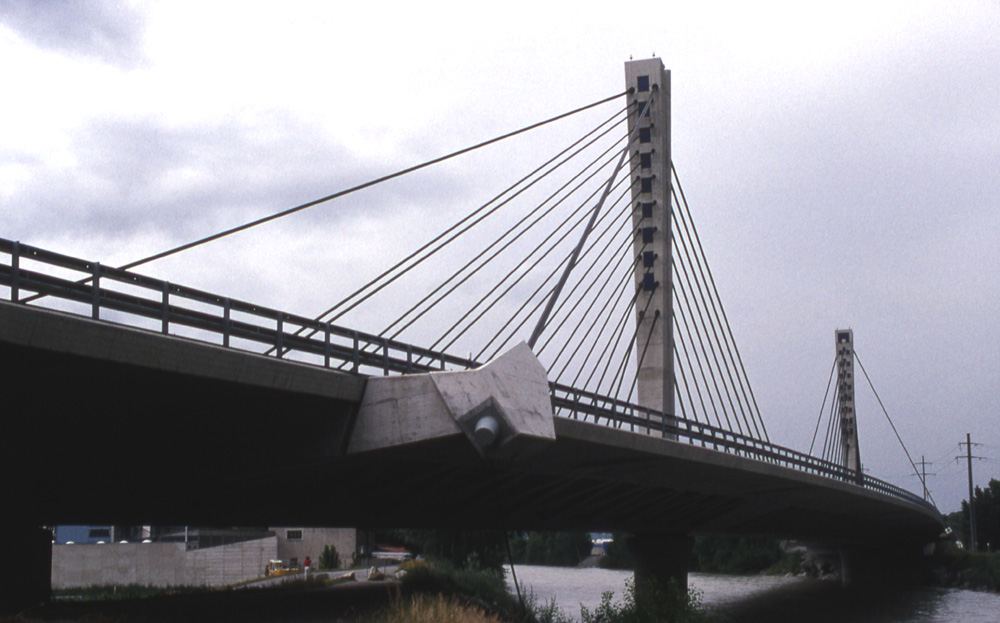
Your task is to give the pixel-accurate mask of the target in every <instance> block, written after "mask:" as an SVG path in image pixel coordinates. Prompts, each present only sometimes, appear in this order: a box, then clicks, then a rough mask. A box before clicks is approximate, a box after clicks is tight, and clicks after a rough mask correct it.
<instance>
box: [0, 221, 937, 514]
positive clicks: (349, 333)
mask: <svg viewBox="0 0 1000 623" xmlns="http://www.w3.org/2000/svg"><path fill="white" fill-rule="evenodd" d="M0 254H5V255H6V256H7V257H8V258H9V259H8V262H7V263H6V264H0V286H6V287H8V288H9V289H10V293H9V294H10V300H11V301H12V302H14V303H21V304H26V303H27V302H29V301H32V300H34V299H40V300H42V301H46V305H47V306H48V307H50V308H56V309H60V307H59V306H58V305H54V304H53V303H59V304H61V305H62V306H63V307H65V306H66V303H69V304H76V308H75V310H73V309H61V310H62V311H69V312H70V313H77V314H81V315H87V314H88V313H89V315H90V317H91V318H93V319H98V320H107V321H111V322H117V323H119V324H124V325H129V326H136V325H137V324H139V325H141V324H142V323H141V322H137V320H138V319H146V320H147V323H146V325H147V326H146V328H150V326H153V327H156V328H158V330H159V331H160V332H161V333H163V334H170V332H171V329H174V331H175V332H177V330H178V328H179V327H180V328H185V329H187V330H189V331H192V332H193V335H187V336H185V337H193V338H195V339H201V340H203V341H207V342H210V343H219V344H221V345H222V346H224V347H228V348H240V346H239V344H246V346H245V347H243V348H242V349H243V350H249V351H250V352H257V353H258V354H260V353H261V351H260V350H256V351H255V350H253V349H252V348H250V347H251V346H256V348H258V349H261V348H263V349H265V350H268V351H269V352H273V353H274V356H276V357H279V358H286V359H290V360H294V361H297V362H300V363H307V364H312V365H320V366H324V367H327V368H336V369H339V370H341V371H345V372H349V373H352V374H362V375H367V376H372V375H379V374H381V375H388V374H390V373H399V374H409V373H416V372H432V371H440V370H468V369H473V368H476V367H478V366H479V365H480V363H479V362H476V361H474V360H472V359H466V358H462V357H455V356H453V355H449V354H447V353H444V352H441V351H435V350H431V349H427V348H420V347H418V346H413V345H412V344H407V343H404V342H398V341H396V340H391V339H387V338H384V337H381V336H378V335H374V334H371V333H365V332H362V331H357V330H354V329H350V328H347V327H341V326H338V325H334V324H331V323H328V322H319V321H317V320H314V319H311V318H306V317H303V316H298V315H295V314H289V313H287V312H283V311H280V310H276V309H271V308H268V307H264V306H261V305H255V304H253V303H249V302H246V301H240V300H237V299H231V298H225V297H220V296H219V295H217V294H212V293H209V292H204V291H202V290H197V289H194V288H188V287H185V286H180V285H177V284H173V283H169V282H166V281H162V280H159V279H154V278H152V277H147V276H144V275H140V274H136V273H132V272H129V271H125V270H120V269H117V268H113V267H110V266H103V265H101V264H100V263H97V262H89V261H86V260H82V259H79V258H75V257H71V256H68V255H62V254H60V253H55V252H52V251H47V250H45V249H40V248H38V247H33V246H29V245H25V244H21V243H19V242H14V241H10V240H6V239H3V238H0ZM59 273H68V275H69V276H60V274H59ZM43 297H44V298H43ZM81 306H82V307H81ZM102 313H103V317H102ZM148 321H152V323H150V322H148ZM154 330H155V329H154ZM550 388H551V395H552V406H553V409H554V411H555V412H556V414H557V415H559V416H561V417H569V418H573V419H585V420H589V421H593V422H595V423H601V422H602V420H603V421H604V423H605V424H606V425H607V426H610V427H613V428H618V429H622V428H628V429H629V430H632V431H640V432H642V431H643V430H645V433H646V434H653V433H657V434H660V435H661V436H663V437H666V438H671V439H674V440H676V441H679V442H687V443H688V444H691V445H700V446H701V447H705V448H711V449H713V450H717V451H720V452H727V453H732V454H736V455H739V456H743V457H747V458H751V459H756V460H759V461H764V462H767V463H773V464H776V465H780V466H783V467H786V468H789V469H794V470H797V471H801V472H807V473H813V474H817V475H820V476H825V477H828V478H832V479H835V480H840V481H845V482H849V483H852V484H856V485H858V486H861V487H864V488H866V489H870V490H872V491H877V492H879V493H882V494H885V495H888V496H890V497H894V498H897V499H901V500H905V501H907V502H910V503H913V504H916V505H918V506H924V507H926V508H929V509H934V510H936V509H935V507H934V505H933V504H931V503H929V502H927V501H925V500H924V499H922V498H921V497H919V496H917V495H916V494H913V493H911V492H909V491H906V490H905V489H901V488H900V487H897V486H895V485H892V484H890V483H888V482H885V481H882V480H879V479H877V478H872V477H871V476H868V475H866V474H859V473H858V472H855V471H853V470H849V469H847V468H845V467H843V466H842V465H838V464H836V463H831V462H830V461H826V460H823V459H819V458H816V457H814V456H810V455H808V454H804V453H801V452H797V451H795V450H791V449H788V448H784V447H781V446H777V445H774V444H772V443H769V442H765V441H761V440H758V439H754V438H752V437H748V436H746V435H742V434H739V433H734V432H732V431H728V430H725V429H722V428H719V427H715V426H711V425H709V424H704V423H701V422H698V421H695V420H690V419H686V418H683V417H677V416H672V415H669V414H664V413H661V412H658V411H654V410H651V409H647V408H645V407H642V406H639V405H636V404H631V403H627V402H622V401H619V400H616V399H614V398H611V397H608V396H603V395H600V394H595V393H593V392H588V391H584V390H580V389H576V388H573V387H569V386H567V385H560V384H558V383H551V384H550Z"/></svg>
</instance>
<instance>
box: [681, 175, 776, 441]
mask: <svg viewBox="0 0 1000 623" xmlns="http://www.w3.org/2000/svg"><path fill="white" fill-rule="evenodd" d="M670 171H671V173H672V174H673V178H674V180H675V181H676V182H677V191H678V192H679V193H680V197H681V203H682V205H683V206H684V210H685V211H686V212H687V214H688V217H689V219H690V215H691V209H690V206H688V201H687V197H686V196H685V194H684V187H683V186H682V185H681V179H680V176H678V174H677V169H676V167H674V163H673V161H671V162H670ZM693 225H694V222H693V221H692V231H693V232H694V241H695V243H696V244H697V247H698V249H699V250H700V254H701V256H702V257H705V250H704V247H702V244H701V237H700V236H699V235H698V230H697V229H696V228H694V227H693ZM699 266H700V264H699ZM704 269H705V273H707V276H708V284H709V285H710V286H711V291H712V293H713V297H714V300H715V301H718V304H719V305H718V312H717V313H721V314H722V324H723V326H725V327H726V334H728V339H727V342H726V344H727V347H728V345H729V344H730V343H731V344H732V351H733V352H734V353H735V355H736V361H737V362H738V363H739V368H740V375H738V376H739V378H740V381H741V388H742V387H743V385H742V384H743V383H745V384H746V389H745V393H748V394H749V398H750V402H751V403H752V404H753V408H754V412H755V413H756V416H757V420H758V421H759V422H760V427H761V430H762V431H763V433H764V440H765V441H770V437H769V436H768V434H767V427H766V425H765V424H764V420H763V418H762V417H761V415H760V407H758V406H757V398H756V396H755V395H754V393H753V386H752V385H751V384H750V379H749V377H748V376H747V372H746V367H745V366H744V365H743V357H742V356H741V355H740V349H739V346H738V345H737V344H736V339H735V338H734V337H733V330H732V327H731V326H730V323H729V317H728V316H727V314H726V308H725V306H724V305H723V304H722V299H721V297H720V296H719V290H718V288H717V287H716V285H715V278H714V276H713V275H712V267H711V266H709V264H708V261H707V259H706V261H705V266H704ZM730 357H732V354H731V355H730Z"/></svg>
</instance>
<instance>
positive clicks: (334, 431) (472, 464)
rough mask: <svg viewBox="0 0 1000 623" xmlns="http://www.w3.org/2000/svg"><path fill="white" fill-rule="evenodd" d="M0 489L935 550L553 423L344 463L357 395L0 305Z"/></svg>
mask: <svg viewBox="0 0 1000 623" xmlns="http://www.w3.org/2000/svg"><path fill="white" fill-rule="evenodd" d="M0 357H2V358H3V360H4V361H8V362H9V361H14V362H17V365H16V366H15V368H14V370H13V371H12V372H11V373H9V374H7V375H5V376H4V377H3V387H2V391H3V395H4V396H5V399H4V400H5V403H6V406H7V407H8V409H5V412H6V416H5V417H4V418H3V420H2V435H0V439H3V445H4V448H3V452H2V456H3V459H2V469H3V474H4V476H3V481H4V483H5V486H6V487H7V488H8V491H9V492H10V494H9V497H8V500H10V501H11V502H13V508H17V509H18V515H20V516H21V519H22V520H23V521H32V522H40V523H104V522H109V521H114V522H118V523H121V522H124V523H160V524H174V523H177V524H208V525H213V524H218V525H238V524H243V525H258V524H259V525H354V526H360V527H374V526H396V527H400V526H409V527H449V526H450V527H456V528H458V527H462V528H468V527H482V528H525V529H528V528H534V529H569V528H579V529H587V530H632V531H646V530H656V531H661V530H662V531H671V532H718V533H733V534H773V535H777V536H784V537H795V538H800V539H823V540H824V541H826V542H831V541H843V542H873V541H880V540H885V539H891V540H901V539H906V540H914V541H916V540H931V539H933V538H934V537H935V536H936V535H937V534H938V532H939V531H940V530H941V528H942V524H941V518H940V515H939V514H937V513H936V512H935V511H933V510H932V509H928V508H926V507H920V506H917V505H914V504H912V503H909V502H906V501H904V500H900V499H897V498H893V497H890V496H888V495H884V494H881V493H877V492H873V491H870V490H866V489H863V488H861V487H858V486H856V485H853V484H848V483H845V482H841V481H837V480H834V479H830V478H826V477H822V476H818V475H815V474H809V473H804V472H801V471H795V470H792V469H788V468H785V467H780V466H777V465H774V464H769V463H765V462H762V461H759V460H752V459H749V458H746V457H742V456H737V455H735V454H730V453H725V452H718V451H715V450H711V449H707V448H701V447H698V446H695V445H691V444H688V443H680V442H675V441H670V440H665V439H662V438H659V437H657V436H655V435H654V436H650V435H646V434H640V433H632V432H629V431H627V430H617V429H614V428H609V427H607V426H598V425H595V424H592V423H587V422H582V421H575V420H570V419H564V418H557V419H556V434H557V439H556V441H555V442H554V443H552V444H550V445H549V446H548V447H547V448H546V449H545V450H544V452H540V453H537V454H534V455H531V456H522V457H516V458H512V459H505V460H502V461H501V460H497V461H495V462H493V463H490V462H488V461H486V460H485V459H482V458H481V457H480V456H479V455H478V454H477V453H476V452H475V451H474V450H473V448H472V447H471V445H469V443H468V442H467V440H465V439H464V438H460V437H459V438H445V439H440V440H435V441H430V442H421V443H417V444H412V445H409V446H403V447H397V448H393V449H386V450H379V451H373V452H368V453H363V454H361V455H356V456H345V454H344V452H343V450H344V447H345V444H346V440H347V437H348V436H349V434H350V426H351V420H352V417H353V416H354V413H355V411H356V408H357V404H358V403H359V402H360V400H361V396H362V393H363V386H364V380H363V379H362V378H359V377H355V376H351V375H346V374H342V373H337V372H334V371H331V370H325V369H322V368H316V367H312V366H306V365H302V364H296V363H294V362H283V361H279V360H275V359H274V358H269V357H263V356H260V355H253V354H247V353H241V352H238V351H232V350H228V349H223V348H220V347H216V346H211V345H206V344H202V343H198V342H194V341H191V340H185V339H179V338H174V337H167V336H162V335H158V334H156V333H153V332H148V331H142V330H137V329H132V328H128V327H122V326H118V325H112V324H107V323H100V322H94V321H91V320H88V319H83V318H79V317H73V316H69V315H66V314H62V313H58V312H52V311H47V310H38V309H33V308H28V307H24V306H20V305H12V304H7V303H0Z"/></svg>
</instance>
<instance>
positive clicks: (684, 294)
mask: <svg viewBox="0 0 1000 623" xmlns="http://www.w3.org/2000/svg"><path fill="white" fill-rule="evenodd" d="M670 239H671V240H672V241H673V243H674V246H677V239H676V237H675V236H674V232H673V231H672V230H671V232H670ZM677 265H679V266H680V269H677ZM674 272H675V273H677V277H678V286H679V288H678V290H677V291H678V292H679V293H680V295H681V296H680V299H681V300H682V301H683V303H684V304H685V305H686V306H687V308H688V317H689V318H690V322H688V321H687V320H685V326H686V327H687V328H688V329H689V330H690V328H691V327H692V326H693V327H694V333H695V336H696V337H697V338H698V341H697V343H698V345H699V346H700V347H701V353H702V355H704V357H705V366H704V367H702V366H701V362H700V360H699V369H701V371H702V378H703V379H704V380H705V382H706V384H707V383H708V381H709V377H711V381H712V386H713V387H715V396H717V397H718V398H719V402H720V403H721V408H722V414H723V415H724V416H725V418H726V425H727V427H728V428H729V430H733V424H732V421H731V420H730V419H729V412H728V411H726V406H725V403H723V400H722V392H721V391H720V390H719V383H718V381H717V380H716V378H715V370H714V369H713V368H712V366H711V362H710V361H709V360H708V359H709V358H708V350H707V349H706V348H705V340H704V339H703V338H702V336H701V331H700V330H699V328H698V323H697V321H696V318H695V312H694V310H692V309H691V298H693V297H694V295H693V294H690V295H689V292H688V289H689V288H691V280H690V277H689V276H688V273H687V267H686V265H685V264H683V263H681V262H678V264H675V268H674ZM682 276H683V277H684V278H685V280H687V282H688V289H686V288H685V287H684V280H681V277H682ZM697 303H698V301H697V299H695V305H696V306H697ZM699 311H700V310H699ZM699 315H700V314H699ZM703 322H704V321H703ZM707 337H708V336H707V331H706V338H707ZM693 342H694V340H692V346H693ZM713 355H714V351H713ZM695 358H696V359H699V358H698V356H697V351H695ZM715 364H716V366H718V365H719V362H718V359H716V362H715ZM704 368H708V373H709V376H708V377H706V376H705V372H704ZM709 401H710V402H711V403H712V409H713V410H714V411H715V415H716V418H718V415H719V412H718V410H717V409H716V406H715V400H714V399H713V398H712V394H711V393H710V392H709ZM733 417H734V418H735V417H736V414H735V413H734V414H733ZM720 426H721V423H720ZM736 428H737V429H738V432H740V433H741V434H742V433H744V431H743V427H742V426H740V422H739V419H737V420H736Z"/></svg>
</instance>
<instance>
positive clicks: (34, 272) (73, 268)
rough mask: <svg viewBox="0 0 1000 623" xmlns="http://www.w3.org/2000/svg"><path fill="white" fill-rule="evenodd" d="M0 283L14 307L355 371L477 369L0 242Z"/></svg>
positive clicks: (294, 317)
mask: <svg viewBox="0 0 1000 623" xmlns="http://www.w3.org/2000/svg"><path fill="white" fill-rule="evenodd" d="M0 254H5V255H7V257H8V258H9V261H8V262H7V263H6V264H0V285H3V286H7V288H8V289H9V299H10V300H11V301H13V302H15V303H26V302H29V301H35V300H38V304H39V305H43V306H45V307H49V308H52V309H59V310H62V311H70V312H73V313H77V314H82V315H89V316H90V317H91V318H93V319H103V320H109V321H113V322H117V323H120V324H126V325H131V326H138V327H141V328H146V329H152V330H158V331H160V332H161V333H163V334H171V335H180V336H182V337H189V338H194V339H199V340H202V341H207V342H210V343H215V344H218V345H220V346H225V347H230V346H232V347H240V348H243V349H244V350H250V351H252V352H270V353H273V354H274V356H276V357H280V358H286V359H290V360H294V361H299V362H302V363H311V364H315V365H322V366H325V367H329V368H337V369H340V370H342V371H347V372H351V373H355V374H366V375H378V374H382V375H388V374H390V373H400V374H406V373H413V372H428V371H432V370H447V369H467V368H469V367H474V366H475V365H476V364H475V362H472V361H470V360H468V359H464V358H461V357H454V356H452V355H449V354H447V353H444V352H440V351H434V350H431V349H426V348H420V347H418V346H413V345H411V344H406V343H403V342H398V341H396V340H391V339H388V338H385V337H381V336H378V335H374V334H371V333H365V332H363V331H357V330H354V329H350V328H347V327H342V326H338V325H334V324H331V323H326V322H320V321H317V320H314V319H312V318H306V317H303V316H298V315H295V314H289V313H287V312H283V311H280V310H277V309H272V308H268V307H264V306H262V305H256V304H254V303H249V302H247V301H241V300H238V299H231V298H225V297H220V296H218V295H217V294H212V293H210V292H205V291H202V290H197V289H195V288H189V287H186V286H181V285H178V284H174V283H170V282H167V281H162V280H159V279H154V278H152V277H147V276H144V275H140V274H136V273H132V272H128V271H124V270H120V269H117V268H114V267H111V266H104V265H102V264H100V263H97V262H89V261H86V260H81V259H79V258H75V257H71V256H68V255H63V254H60V253H55V252H52V251H47V250H45V249H40V248H38V247H32V246H29V245H25V244H21V243H18V242H13V241H10V240H5V239H0Z"/></svg>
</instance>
